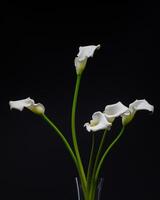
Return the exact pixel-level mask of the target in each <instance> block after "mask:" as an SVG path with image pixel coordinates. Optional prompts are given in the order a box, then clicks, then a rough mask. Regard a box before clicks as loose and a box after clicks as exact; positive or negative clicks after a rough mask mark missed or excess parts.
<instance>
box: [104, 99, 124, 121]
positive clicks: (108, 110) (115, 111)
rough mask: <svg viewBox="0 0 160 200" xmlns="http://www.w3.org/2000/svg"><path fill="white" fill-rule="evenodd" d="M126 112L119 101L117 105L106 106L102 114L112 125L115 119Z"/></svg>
mask: <svg viewBox="0 0 160 200" xmlns="http://www.w3.org/2000/svg"><path fill="white" fill-rule="evenodd" d="M127 110H128V108H127V107H126V106H125V105H123V104H122V103H121V102H120V101H119V102H118V103H115V104H111V105H107V106H106V107H105V110H104V114H105V116H106V117H107V119H108V121H109V122H110V123H112V122H113V121H114V119H115V118H116V117H119V116H121V115H122V114H123V113H125V112H126V111H127Z"/></svg>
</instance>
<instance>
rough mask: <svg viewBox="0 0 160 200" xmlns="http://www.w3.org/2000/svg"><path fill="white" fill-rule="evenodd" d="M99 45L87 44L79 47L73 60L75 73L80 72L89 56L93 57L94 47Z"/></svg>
mask: <svg viewBox="0 0 160 200" xmlns="http://www.w3.org/2000/svg"><path fill="white" fill-rule="evenodd" d="M99 48H100V45H97V46H95V45H89V46H84V47H79V53H78V54H77V57H76V58H75V60H74V63H75V67H76V72H77V74H78V75H79V74H81V73H82V72H83V70H84V69H85V66H86V63H87V59H88V58H89V57H93V55H94V52H95V50H96V49H99Z"/></svg>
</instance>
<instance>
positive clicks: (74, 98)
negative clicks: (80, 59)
mask: <svg viewBox="0 0 160 200" xmlns="http://www.w3.org/2000/svg"><path fill="white" fill-rule="evenodd" d="M80 81H81V75H77V81H76V87H75V92H74V97H73V104H72V115H71V129H72V140H73V146H74V150H75V154H76V157H77V164H78V167H79V171H80V174H79V175H80V178H81V183H82V188H83V190H85V191H86V188H87V181H86V176H85V173H84V168H83V164H82V161H81V157H80V153H79V148H78V144H77V137H76V127H75V114H76V107H77V98H78V92H79V86H80ZM84 193H85V192H84Z"/></svg>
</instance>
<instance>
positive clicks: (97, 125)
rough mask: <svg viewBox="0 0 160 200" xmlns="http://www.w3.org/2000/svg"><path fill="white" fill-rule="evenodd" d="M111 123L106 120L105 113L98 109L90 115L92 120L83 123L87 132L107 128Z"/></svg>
mask: <svg viewBox="0 0 160 200" xmlns="http://www.w3.org/2000/svg"><path fill="white" fill-rule="evenodd" d="M111 125H112V124H111V123H110V122H108V120H107V118H106V117H105V115H104V114H103V113H102V112H100V111H97V112H95V113H94V114H93V115H92V120H91V121H90V123H85V124H84V126H85V127H86V129H87V131H88V132H90V131H93V132H95V131H99V130H103V129H108V130H109V129H110V127H111Z"/></svg>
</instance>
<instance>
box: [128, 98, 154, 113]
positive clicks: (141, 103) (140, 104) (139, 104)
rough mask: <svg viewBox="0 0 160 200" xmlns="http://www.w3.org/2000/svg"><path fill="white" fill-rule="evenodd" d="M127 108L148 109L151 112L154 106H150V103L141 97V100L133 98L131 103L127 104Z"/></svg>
mask: <svg viewBox="0 0 160 200" xmlns="http://www.w3.org/2000/svg"><path fill="white" fill-rule="evenodd" d="M129 109H130V110H135V111H138V110H148V111H151V112H153V111H154V106H152V105H151V104H149V103H148V102H147V101H146V100H145V99H141V100H135V101H134V102H133V103H131V104H130V105H129Z"/></svg>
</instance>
